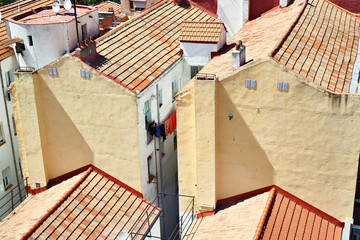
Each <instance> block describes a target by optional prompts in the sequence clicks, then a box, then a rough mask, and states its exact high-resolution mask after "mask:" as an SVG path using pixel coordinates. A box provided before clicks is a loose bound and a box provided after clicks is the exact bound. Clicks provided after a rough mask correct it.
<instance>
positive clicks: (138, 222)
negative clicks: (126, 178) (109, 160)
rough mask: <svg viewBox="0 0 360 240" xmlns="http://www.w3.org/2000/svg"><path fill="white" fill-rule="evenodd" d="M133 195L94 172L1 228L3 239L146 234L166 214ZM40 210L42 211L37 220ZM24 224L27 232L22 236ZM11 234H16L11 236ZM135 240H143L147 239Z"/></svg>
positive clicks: (26, 207)
mask: <svg viewBox="0 0 360 240" xmlns="http://www.w3.org/2000/svg"><path fill="white" fill-rule="evenodd" d="M74 178H75V179H74ZM130 190H131V189H130V188H129V187H128V186H126V185H125V184H123V183H121V182H119V181H117V180H116V179H114V178H112V177H111V176H109V175H107V174H105V173H103V172H101V170H98V169H96V168H94V169H93V168H92V167H91V168H89V169H88V170H87V171H86V172H85V173H81V174H80V175H77V176H75V177H73V178H71V179H69V180H68V181H66V182H65V183H64V184H63V183H61V184H59V185H56V186H54V187H52V188H50V189H49V190H46V191H45V192H43V193H39V194H37V195H35V196H32V197H31V199H30V200H28V201H27V202H26V203H25V204H23V205H22V207H21V208H20V210H19V211H16V210H15V213H14V214H13V215H11V216H10V217H9V218H8V219H7V220H6V222H4V223H3V224H2V225H1V227H0V236H1V235H2V236H1V239H19V236H22V238H30V239H38V238H39V239H79V238H81V239H105V238H109V239H115V238H117V235H118V234H119V233H120V232H121V231H126V232H128V233H136V232H137V233H141V234H144V233H145V232H146V231H147V230H148V228H149V225H150V224H152V223H153V222H154V221H155V220H156V219H157V217H158V215H159V213H160V210H159V209H158V208H157V207H156V206H154V205H152V204H150V203H149V202H147V201H146V200H144V199H143V198H141V197H140V196H139V193H138V192H133V191H130ZM140 195H141V194H140ZM44 203H45V204H44ZM34 206H36V207H35V209H32V207H34ZM21 209H23V210H21ZM39 209H42V210H41V211H40V213H39V214H37V212H38V211H39ZM147 215H148V216H149V221H147V219H146V217H147ZM21 224H22V225H25V226H23V227H22V228H21V230H19V226H18V225H20V226H21ZM7 228H12V229H13V231H12V232H8V231H5V229H7ZM133 239H141V236H140V235H138V236H137V238H136V237H135V238H133Z"/></svg>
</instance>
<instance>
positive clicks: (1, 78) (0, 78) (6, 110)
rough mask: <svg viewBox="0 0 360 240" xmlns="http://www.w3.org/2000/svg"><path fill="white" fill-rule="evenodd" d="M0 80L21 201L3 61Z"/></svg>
mask: <svg viewBox="0 0 360 240" xmlns="http://www.w3.org/2000/svg"><path fill="white" fill-rule="evenodd" d="M0 81H1V88H2V93H3V98H4V104H5V113H6V120H7V125H8V128H9V133H10V134H9V135H10V145H11V151H12V155H13V161H14V166H15V175H16V181H17V185H18V189H19V196H20V201H21V199H22V196H21V188H20V182H19V176H18V169H17V166H16V157H15V149H14V142H13V138H12V133H11V127H10V119H9V111H8V108H7V102H6V97H5V94H6V93H5V87H4V81H3V75H2V69H1V63H0Z"/></svg>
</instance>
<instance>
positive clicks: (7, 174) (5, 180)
mask: <svg viewBox="0 0 360 240" xmlns="http://www.w3.org/2000/svg"><path fill="white" fill-rule="evenodd" d="M1 174H2V178H3V184H4V188H5V191H6V190H8V189H9V188H10V187H11V186H12V185H11V177H10V167H7V168H5V169H4V170H3V171H2V173H1Z"/></svg>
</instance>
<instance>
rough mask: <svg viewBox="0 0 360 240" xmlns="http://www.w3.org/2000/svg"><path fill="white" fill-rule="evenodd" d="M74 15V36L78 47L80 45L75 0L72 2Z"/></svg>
mask: <svg viewBox="0 0 360 240" xmlns="http://www.w3.org/2000/svg"><path fill="white" fill-rule="evenodd" d="M74 13H75V24H76V25H75V26H76V36H77V42H78V45H79V44H80V40H79V29H78V21H77V15H76V0H74Z"/></svg>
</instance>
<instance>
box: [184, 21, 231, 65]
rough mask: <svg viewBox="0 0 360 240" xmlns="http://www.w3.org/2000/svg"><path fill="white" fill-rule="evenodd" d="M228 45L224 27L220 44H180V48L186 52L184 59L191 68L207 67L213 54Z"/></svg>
mask: <svg viewBox="0 0 360 240" xmlns="http://www.w3.org/2000/svg"><path fill="white" fill-rule="evenodd" d="M225 43H226V31H225V28H224V27H223V28H222V30H221V34H220V41H219V42H218V43H192V42H180V48H181V49H182V50H183V51H184V55H183V57H184V58H185V61H186V63H187V64H188V65H190V66H205V65H206V64H207V63H208V62H209V61H210V60H211V52H217V51H219V49H221V48H222V47H223V46H224V44H225Z"/></svg>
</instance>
